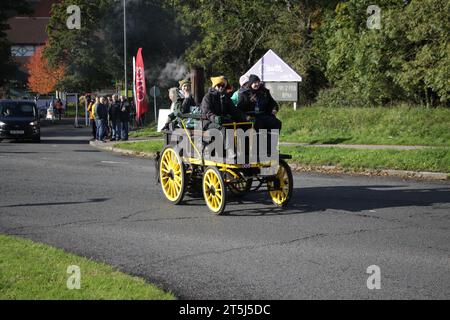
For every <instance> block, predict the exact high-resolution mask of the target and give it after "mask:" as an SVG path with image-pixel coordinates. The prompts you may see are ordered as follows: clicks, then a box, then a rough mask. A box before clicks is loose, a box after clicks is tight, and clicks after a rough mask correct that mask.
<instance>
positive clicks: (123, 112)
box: [119, 101, 130, 122]
mask: <svg viewBox="0 0 450 320" xmlns="http://www.w3.org/2000/svg"><path fill="white" fill-rule="evenodd" d="M119 120H120V121H122V122H128V121H130V104H129V103H128V101H124V102H121V103H120V112H119Z"/></svg>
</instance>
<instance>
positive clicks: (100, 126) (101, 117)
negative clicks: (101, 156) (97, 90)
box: [95, 97, 108, 142]
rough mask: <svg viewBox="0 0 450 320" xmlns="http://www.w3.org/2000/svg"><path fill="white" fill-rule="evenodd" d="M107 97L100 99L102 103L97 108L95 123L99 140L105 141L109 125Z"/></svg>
mask: <svg viewBox="0 0 450 320" xmlns="http://www.w3.org/2000/svg"><path fill="white" fill-rule="evenodd" d="M106 103H107V102H106V99H105V97H101V98H100V102H99V103H98V104H97V106H96V108H95V121H96V125H97V140H98V141H103V142H106V141H105V136H106V127H107V125H108V107H107V105H106Z"/></svg>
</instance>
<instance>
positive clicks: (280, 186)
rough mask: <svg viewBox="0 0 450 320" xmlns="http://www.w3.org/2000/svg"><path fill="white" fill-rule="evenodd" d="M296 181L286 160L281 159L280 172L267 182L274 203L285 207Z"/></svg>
mask: <svg viewBox="0 0 450 320" xmlns="http://www.w3.org/2000/svg"><path fill="white" fill-rule="evenodd" d="M293 185H294V181H293V178H292V171H291V168H290V167H289V165H288V164H287V162H286V161H284V160H283V159H280V165H279V168H278V172H277V174H276V176H275V179H274V180H271V181H269V182H268V183H267V188H268V190H269V196H270V198H271V199H272V202H273V204H275V205H276V206H278V207H285V206H286V205H287V204H288V203H289V200H291V196H292V189H293Z"/></svg>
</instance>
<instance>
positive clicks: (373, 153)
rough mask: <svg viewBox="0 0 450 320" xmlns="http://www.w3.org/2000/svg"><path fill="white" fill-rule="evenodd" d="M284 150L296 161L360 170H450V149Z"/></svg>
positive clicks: (446, 171) (297, 148) (311, 148)
mask: <svg viewBox="0 0 450 320" xmlns="http://www.w3.org/2000/svg"><path fill="white" fill-rule="evenodd" d="M280 152H282V153H288V154H291V155H292V160H293V161H294V162H297V163H300V164H303V165H311V166H321V165H334V166H339V167H342V168H348V169H353V170H356V171H360V170H363V169H395V170H410V171H431V172H445V173H450V149H445V148H430V149H420V150H366V149H343V148H334V147H333V148H320V147H291V146H290V147H287V146H281V148H280Z"/></svg>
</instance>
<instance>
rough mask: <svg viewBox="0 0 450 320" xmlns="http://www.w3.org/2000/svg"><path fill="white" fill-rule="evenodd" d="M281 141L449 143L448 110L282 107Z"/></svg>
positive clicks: (399, 143)
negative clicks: (295, 108)
mask: <svg viewBox="0 0 450 320" xmlns="http://www.w3.org/2000/svg"><path fill="white" fill-rule="evenodd" d="M278 115H279V117H280V119H281V120H282V121H283V129H282V131H281V140H282V141H290V142H304V143H312V144H322V143H325V144H341V143H343V144H378V145H380V144H386V145H424V146H450V109H448V108H447V109H445V108H437V109H426V108H419V107H406V106H399V107H395V108H394V107H391V108H387V107H386V108H381V107H380V108H326V107H317V106H312V107H301V108H299V109H298V110H297V111H294V110H293V109H292V107H291V106H283V107H282V108H281V110H280V112H279V114H278Z"/></svg>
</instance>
